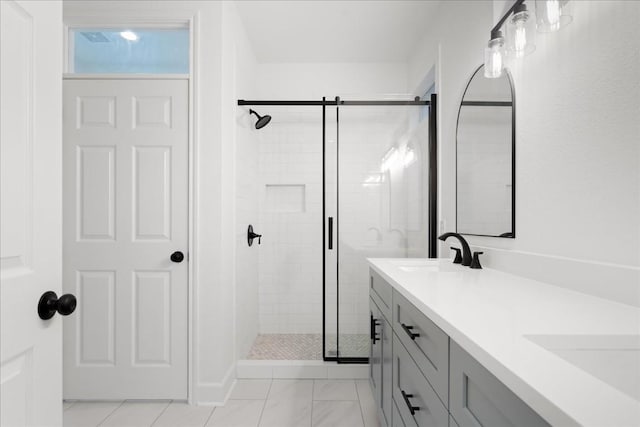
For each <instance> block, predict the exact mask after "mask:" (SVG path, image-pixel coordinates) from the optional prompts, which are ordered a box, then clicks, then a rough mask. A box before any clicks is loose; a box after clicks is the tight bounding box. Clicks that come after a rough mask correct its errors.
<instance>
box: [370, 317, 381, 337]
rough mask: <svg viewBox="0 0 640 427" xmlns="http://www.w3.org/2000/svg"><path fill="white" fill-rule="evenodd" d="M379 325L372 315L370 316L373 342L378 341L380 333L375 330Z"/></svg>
mask: <svg viewBox="0 0 640 427" xmlns="http://www.w3.org/2000/svg"><path fill="white" fill-rule="evenodd" d="M378 325H380V322H379V321H378V320H377V319H374V318H373V315H372V316H371V341H373V343H374V344H375V343H376V341H380V338H379V336H380V334H378V333H377V332H376V326H378Z"/></svg>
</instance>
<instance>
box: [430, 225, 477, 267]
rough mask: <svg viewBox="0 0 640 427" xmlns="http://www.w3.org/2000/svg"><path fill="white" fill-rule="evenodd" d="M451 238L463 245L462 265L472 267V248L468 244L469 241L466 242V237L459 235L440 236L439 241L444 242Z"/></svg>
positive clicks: (445, 234)
mask: <svg viewBox="0 0 640 427" xmlns="http://www.w3.org/2000/svg"><path fill="white" fill-rule="evenodd" d="M449 237H455V238H457V239H458V240H460V244H461V245H462V263H461V264H462V265H464V266H469V265H471V248H470V247H469V244H468V243H467V241H466V240H464V237H462V236H461V235H460V234H458V233H444V234H443V235H442V236H439V237H438V239H440V240H442V241H443V242H444V241H445V240H447V238H449Z"/></svg>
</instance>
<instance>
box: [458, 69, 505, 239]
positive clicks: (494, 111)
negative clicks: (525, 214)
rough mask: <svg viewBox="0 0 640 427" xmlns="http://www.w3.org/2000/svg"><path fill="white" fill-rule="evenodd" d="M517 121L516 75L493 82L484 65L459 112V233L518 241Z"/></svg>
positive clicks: (473, 78) (477, 73) (472, 83)
mask: <svg viewBox="0 0 640 427" xmlns="http://www.w3.org/2000/svg"><path fill="white" fill-rule="evenodd" d="M515 118H516V113H515V97H514V89H513V82H512V81H511V76H510V75H509V74H508V72H507V71H506V70H505V71H504V72H503V74H502V77H500V78H497V79H488V78H486V77H484V66H480V67H479V68H478V69H477V70H476V71H475V73H473V76H472V77H471V80H469V83H468V84H467V88H466V90H465V92H464V95H463V96H462V101H461V102H460V109H459V110H458V126H457V132H456V159H457V160H456V166H457V172H456V173H457V177H456V178H457V179H456V182H457V188H456V205H457V221H456V224H457V232H458V233H461V234H469V235H477V236H491V237H508V238H514V237H515Z"/></svg>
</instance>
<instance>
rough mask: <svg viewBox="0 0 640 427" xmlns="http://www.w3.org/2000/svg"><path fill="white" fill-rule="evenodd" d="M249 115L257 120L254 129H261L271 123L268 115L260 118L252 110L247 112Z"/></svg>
mask: <svg viewBox="0 0 640 427" xmlns="http://www.w3.org/2000/svg"><path fill="white" fill-rule="evenodd" d="M251 114H255V115H256V117H257V118H258V121H257V122H256V129H262V128H263V127H265V126H266V125H268V124H269V122H270V121H271V116H270V115H268V114H265V115H264V116H261V115H260V114H258V113H256V112H255V111H254V110H249V115H251Z"/></svg>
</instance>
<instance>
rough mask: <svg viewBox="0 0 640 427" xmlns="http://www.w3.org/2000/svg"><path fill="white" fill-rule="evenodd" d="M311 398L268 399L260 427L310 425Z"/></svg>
mask: <svg viewBox="0 0 640 427" xmlns="http://www.w3.org/2000/svg"><path fill="white" fill-rule="evenodd" d="M310 426H311V399H292V398H288V399H276V400H267V402H266V404H265V406H264V409H263V410H262V417H261V419H260V424H259V427H310Z"/></svg>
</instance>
